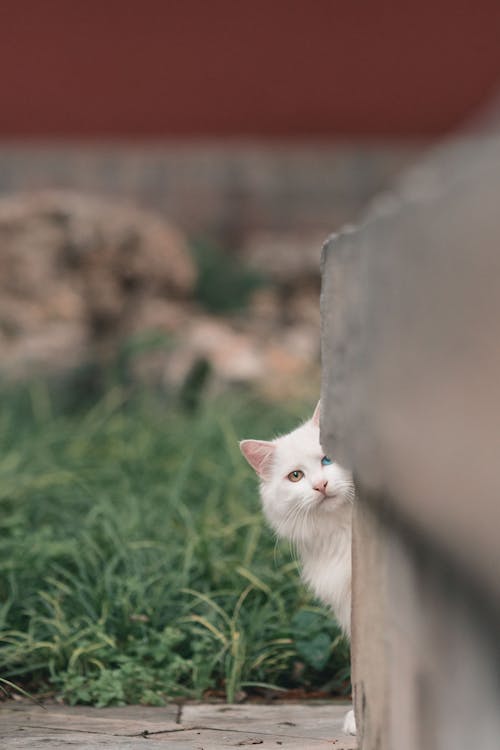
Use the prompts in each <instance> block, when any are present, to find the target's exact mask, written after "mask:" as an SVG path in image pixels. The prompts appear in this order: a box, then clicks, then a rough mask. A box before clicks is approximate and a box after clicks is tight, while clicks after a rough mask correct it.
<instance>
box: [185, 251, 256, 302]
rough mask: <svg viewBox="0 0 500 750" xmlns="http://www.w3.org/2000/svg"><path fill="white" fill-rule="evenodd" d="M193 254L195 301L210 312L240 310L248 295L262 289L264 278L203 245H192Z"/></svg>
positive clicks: (229, 256)
mask: <svg viewBox="0 0 500 750" xmlns="http://www.w3.org/2000/svg"><path fill="white" fill-rule="evenodd" d="M192 252H193V256H194V259H195V261H196V265H197V268H198V280H197V284H196V290H195V294H196V298H197V299H198V301H199V302H200V303H201V304H202V305H203V306H204V307H205V308H206V309H207V310H209V311H210V312H213V313H227V312H232V311H236V310H242V309H244V308H245V307H246V305H247V304H248V300H249V298H250V295H251V293H252V292H253V291H254V290H255V289H258V288H259V287H262V286H264V285H265V284H266V283H267V281H266V279H265V277H264V275H263V274H261V273H258V272H257V271H254V270H253V269H251V268H248V266H246V265H245V264H244V263H243V262H242V261H240V260H238V259H237V258H235V257H233V256H231V255H229V254H228V253H225V252H224V251H222V250H220V249H219V248H217V247H215V246H214V245H210V244H209V243H206V242H195V243H193V245H192Z"/></svg>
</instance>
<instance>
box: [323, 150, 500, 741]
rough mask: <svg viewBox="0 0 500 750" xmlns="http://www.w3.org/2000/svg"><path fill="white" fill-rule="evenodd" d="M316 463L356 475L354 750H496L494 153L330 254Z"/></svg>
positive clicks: (335, 244) (442, 159)
mask: <svg viewBox="0 0 500 750" xmlns="http://www.w3.org/2000/svg"><path fill="white" fill-rule="evenodd" d="M322 326H323V330H322V350H323V371H324V382H323V393H322V398H323V410H324V411H323V417H322V441H323V446H324V448H325V450H327V451H328V452H329V453H330V454H333V455H335V456H336V457H337V458H338V460H339V461H341V462H343V463H344V464H346V465H348V466H349V467H351V468H352V469H353V470H354V472H355V476H356V481H357V485H358V490H359V498H358V501H357V506H356V510H355V520H354V527H355V528H354V545H353V546H354V548H353V567H354V581H353V593H354V595H353V678H354V687H355V696H356V697H355V700H356V710H357V718H358V723H359V726H360V738H361V740H360V743H361V748H362V750H375V749H378V750H417V749H418V750H420V749H421V748H422V749H424V748H425V750H459V749H460V748H471V747H472V748H481V750H490V749H491V750H493V749H495V750H498V748H499V747H500V575H499V572H500V473H499V470H498V461H499V454H500V413H499V412H500V141H499V140H495V139H490V140H486V139H483V140H481V141H474V140H470V141H461V142H458V141H457V142H455V143H452V144H451V145H449V146H448V147H446V148H444V149H442V150H440V151H439V152H437V153H435V154H434V155H431V156H430V157H429V159H428V160H427V161H426V162H425V163H422V165H421V166H419V167H418V168H417V169H414V170H413V171H412V172H411V173H409V174H408V175H407V176H406V177H405V178H404V179H403V180H402V181H401V183H400V184H399V185H398V186H397V188H396V189H395V191H394V193H392V194H387V195H385V196H383V197H381V198H380V199H379V200H378V201H377V202H376V203H375V204H374V205H373V207H372V209H371V211H370V212H369V213H368V215H367V216H366V217H365V220H364V221H363V222H362V223H361V224H360V225H359V226H358V227H357V228H353V229H348V230H346V231H345V232H343V233H341V234H340V235H337V236H334V237H332V238H331V239H330V241H329V242H328V243H327V244H326V246H325V249H324V267H323V293H322Z"/></svg>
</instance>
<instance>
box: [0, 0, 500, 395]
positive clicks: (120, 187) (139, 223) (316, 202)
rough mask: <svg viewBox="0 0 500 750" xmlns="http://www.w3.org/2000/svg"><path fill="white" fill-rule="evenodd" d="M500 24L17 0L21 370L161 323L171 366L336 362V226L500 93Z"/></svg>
mask: <svg viewBox="0 0 500 750" xmlns="http://www.w3.org/2000/svg"><path fill="white" fill-rule="evenodd" d="M499 38H500V4H499V3H498V2H496V1H494V0H477V2H475V3H469V2H462V1H458V0H455V2H452V0H435V2H433V3H432V4H431V3H427V4H426V3H416V2H412V3H407V2H404V3H402V2H397V0H386V2H364V3H352V2H337V1H335V2H334V1H333V0H314V2H308V1H307V0H273V1H272V2H269V1H267V2H265V1H264V0H254V1H253V2H251V3H244V2H234V0H212V2H202V1H201V0H183V1H182V2H181V1H180V0H168V1H167V2H165V1H164V2H161V1H160V0H141V2H138V0H121V1H120V2H118V0H100V1H99V2H97V0H88V2H86V3H78V2H66V1H65V0H46V1H45V2H43V3H39V2H35V1H34V0H16V2H14V1H13V0H4V2H3V3H2V5H1V8H0V91H1V92H2V101H1V105H0V243H1V247H0V250H1V253H0V261H1V266H0V283H1V285H2V289H1V290H0V292H1V294H0V299H1V305H0V351H1V353H2V362H3V363H4V365H3V369H4V370H5V362H9V363H11V364H12V367H10V370H11V371H12V372H20V371H26V370H28V371H29V372H31V371H33V370H36V369H37V368H38V366H39V365H40V364H41V362H42V360H44V363H45V364H47V361H46V360H47V359H48V360H50V361H51V362H52V361H54V360H55V361H57V363H58V364H57V366H64V365H69V363H73V364H74V363H78V362H80V361H81V359H82V357H84V356H85V354H84V353H85V352H89V351H91V352H92V356H101V354H102V351H108V349H109V346H110V341H114V342H115V341H116V340H118V339H119V340H120V341H123V340H126V339H127V338H129V337H130V336H131V335H136V334H137V332H138V331H139V332H140V331H144V330H149V329H155V330H160V332H163V333H166V334H168V336H173V337H174V338H175V339H176V343H177V344H178V346H177V349H179V347H180V348H182V346H184V347H187V348H188V350H189V352H190V353H185V355H184V359H182V358H181V359H182V362H177V363H174V364H173V365H169V366H168V367H166V365H165V364H162V365H161V367H160V371H161V373H162V375H161V377H162V378H167V379H168V378H174V380H176V381H178V380H179V379H182V378H184V377H186V374H187V373H188V372H189V368H190V367H192V366H193V363H194V362H195V361H197V358H199V357H202V358H205V357H206V358H208V361H209V362H210V363H211V367H212V368H214V370H215V372H216V373H217V372H218V373H219V376H220V377H221V378H222V380H224V382H227V381H230V382H232V381H233V380H236V381H240V380H244V381H245V382H246V381H247V380H248V379H254V378H261V379H265V375H266V373H268V374H271V377H273V376H276V377H278V378H279V377H281V376H283V377H284V378H288V379H290V378H292V375H294V374H295V375H296V376H297V377H298V378H299V379H302V380H304V376H305V371H306V370H307V368H308V367H309V366H310V364H311V363H312V362H314V363H316V372H317V367H318V366H319V335H318V329H319V310H318V292H319V255H320V248H321V244H322V242H323V241H324V239H325V238H326V236H327V235H328V234H330V233H331V232H332V231H335V230H336V229H337V228H339V227H340V226H341V225H342V224H344V223H346V222H352V221H355V220H356V218H357V217H358V216H359V214H360V211H361V210H362V209H363V208H364V206H365V205H366V204H367V202H369V201H370V199H371V198H372V196H374V195H375V194H377V193H378V192H380V191H381V190H383V189H385V188H387V187H388V186H390V184H391V183H392V181H393V180H394V178H395V176H396V175H397V174H398V173H399V172H400V171H401V169H402V168H403V167H405V166H406V165H407V164H409V163H410V162H412V161H415V160H416V159H417V158H418V157H419V155H420V154H421V153H422V151H423V150H424V149H426V148H427V147H428V146H429V145H430V144H432V143H433V142H434V141H435V140H437V139H439V138H441V137H442V136H444V135H445V134H448V133H450V132H453V131H454V130H456V129H457V128H460V127H464V126H466V125H467V124H468V123H470V122H474V121H475V118H477V117H478V112H481V111H482V109H483V108H487V103H488V101H489V100H490V99H491V97H492V96H494V95H495V92H496V90H497V87H498V82H499V79H500V45H499V44H498V40H499ZM54 191H56V192H54ZM107 201H110V203H107ZM118 204H119V206H121V209H120V208H119V206H118ZM117 206H118V207H117ZM136 209H137V210H139V209H142V210H144V209H145V210H146V212H149V213H147V216H146V215H144V214H140V213H139V214H138V213H137V211H136ZM120 210H121V213H120ZM117 211H118V213H117ZM120 216H121V218H120ZM157 221H159V222H163V225H162V227H163V228H162V229H161V231H160V230H159V229H158V226H157V224H155V222H157ZM151 222H153V224H154V226H155V227H156V229H155V230H154V231H153V229H152V224H151ZM110 226H113V227H114V229H113V230H112V231H110V230H109V227H110ZM148 227H149V228H148ZM162 232H163V234H162ZM158 233H159V234H158ZM153 235H154V236H155V237H156V240H155V241H154V242H153V240H152V239H151V237H152V236H153ZM160 236H161V237H162V238H163V239H160V240H158V237H160ZM167 236H168V237H169V241H168V242H167V240H166V237H167ZM174 237H175V238H176V239H173V238H174ZM131 238H132V239H131ZM155 243H156V244H155ZM167 245H168V246H169V248H170V249H166V248H167ZM75 248H76V249H75ZM89 248H90V252H88V250H89ZM124 248H125V249H124ZM35 258H36V259H37V262H36V263H37V264H35V265H34V259H35ZM151 258H156V259H162V260H161V263H160V265H161V264H163V265H162V268H163V271H162V272H161V273H160V274H159V272H158V268H157V267H154V264H152V263H151ZM180 258H182V261H181V260H179V259H180ZM228 258H230V259H231V263H233V264H236V266H237V267H236V266H231V267H230V266H228V262H227V260H228ZM97 259H99V261H97ZM179 264H180V265H179ZM188 266H189V267H190V268H191V272H190V273H188V272H186V268H187V267H188ZM228 268H229V271H228ZM61 269H63V270H61ZM256 273H257V274H259V275H260V277H261V280H262V279H264V281H265V283H264V282H263V283H260V282H259V281H257V280H256V277H255V274H256ZM158 274H159V275H158ZM162 274H163V275H162ZM159 279H160V280H161V281H159ZM179 279H181V280H182V281H181V282H180V281H179ZM57 290H58V291H57ZM68 290H69V291H68ZM54 300H57V302H54ZM222 313H223V318H224V319H222V318H221V314H222ZM193 321H194V322H193ZM197 326H198V328H197ZM200 326H202V328H201V329H200V328H199V327H200ZM203 326H204V327H203ZM207 326H208V327H207ZM56 329H57V333H56ZM208 340H210V341H212V342H216V341H218V342H219V344H218V345H217V344H216V343H214V344H213V347H215V350H216V351H214V350H213V349H210V347H209V346H208V344H207V341H208ZM76 342H78V346H76ZM188 342H191V343H190V344H189V343H188ZM115 349H116V346H115V345H114V344H113V346H111V350H113V351H114V350H115ZM234 351H238V352H239V353H240V356H239V360H238V361H239V366H238V367H235V366H234V362H235V358H234ZM44 352H45V354H44ZM47 352H49V353H50V354H49V355H47ZM231 352H232V353H233V355H231ZM96 353H97V354H96ZM156 356H158V355H156ZM179 356H180V355H179ZM231 361H232V363H233V364H230V362H231ZM244 363H246V364H244ZM7 369H9V368H7ZM153 369H154V368H153ZM167 370H168V372H169V373H170V374H168V375H167V374H166V372H167ZM172 373H175V375H173V374H172ZM311 382H313V383H314V388H317V387H318V382H319V381H318V379H317V377H316V379H313V380H312V381H311Z"/></svg>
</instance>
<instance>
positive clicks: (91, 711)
mask: <svg viewBox="0 0 500 750" xmlns="http://www.w3.org/2000/svg"><path fill="white" fill-rule="evenodd" d="M348 708H349V706H348V705H339V704H313V703H310V704H303V705H302V704H301V705H297V704H296V705H294V704H288V703H287V704H282V705H271V706H261V705H238V706H228V705H226V704H187V705H185V706H183V707H182V708H180V707H178V706H167V707H165V708H151V707H142V706H128V707H124V708H109V709H96V708H90V707H85V706H78V707H69V706H56V705H49V706H48V707H47V708H46V709H45V710H44V709H43V708H40V707H37V706H33V705H31V704H28V703H25V702H21V703H14V702H8V703H5V704H3V705H1V706H0V747H1V748H2V749H3V748H5V750H10V749H11V748H12V749H13V750H18V749H19V750H28V749H33V750H34V749H35V748H40V747H43V748H67V747H69V746H71V747H73V748H75V747H76V748H93V747H97V746H99V747H101V746H102V747H108V748H116V750H118V748H122V747H123V748H127V750H129V749H130V750H135V749H136V748H139V747H141V748H144V740H145V739H147V740H153V741H155V742H161V743H162V747H165V746H166V747H172V748H177V747H179V748H184V750H216V749H217V748H240V747H247V746H248V747H250V746H256V747H257V746H258V747H259V748H262V750H270V748H274V750H276V749H277V748H280V747H283V748H286V750H308V749H310V750H327V749H328V750H332V748H335V749H336V750H354V748H355V747H356V741H355V738H353V737H346V736H345V735H343V734H342V721H343V717H344V714H345V712H346V711H347V710H348Z"/></svg>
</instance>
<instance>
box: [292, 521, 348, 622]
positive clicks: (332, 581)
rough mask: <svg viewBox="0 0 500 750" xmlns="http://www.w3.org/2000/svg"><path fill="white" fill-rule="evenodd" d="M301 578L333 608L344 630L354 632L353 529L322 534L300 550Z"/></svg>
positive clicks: (342, 529) (344, 527) (341, 529)
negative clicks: (352, 583) (352, 582)
mask: <svg viewBox="0 0 500 750" xmlns="http://www.w3.org/2000/svg"><path fill="white" fill-rule="evenodd" d="M299 553H300V558H301V561H302V577H303V579H304V580H305V582H306V583H307V584H308V585H309V587H310V588H311V589H312V591H313V592H314V593H315V594H316V596H317V597H318V598H319V599H321V601H323V602H324V603H325V604H327V605H328V606H330V607H331V608H332V610H333V612H334V614H335V616H336V618H337V620H338V622H339V624H340V625H341V627H342V628H343V630H344V631H345V632H346V633H347V634H348V635H349V634H350V630H351V527H350V523H346V525H345V526H344V525H343V526H342V528H339V529H336V530H335V531H334V532H332V533H330V534H328V535H321V534H319V535H318V537H317V538H316V539H315V540H314V541H312V542H310V543H308V544H302V545H300V546H299Z"/></svg>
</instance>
